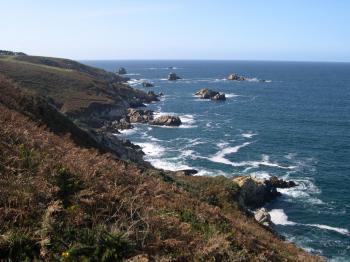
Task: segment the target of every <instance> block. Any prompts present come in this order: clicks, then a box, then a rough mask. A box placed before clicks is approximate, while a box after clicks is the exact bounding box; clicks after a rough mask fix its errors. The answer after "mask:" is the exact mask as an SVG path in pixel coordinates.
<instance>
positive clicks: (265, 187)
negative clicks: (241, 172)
mask: <svg viewBox="0 0 350 262" xmlns="http://www.w3.org/2000/svg"><path fill="white" fill-rule="evenodd" d="M277 180H278V179H277ZM277 180H276V177H271V178H270V179H260V178H256V177H251V176H239V177H236V178H234V179H233V181H234V182H235V183H236V184H237V185H238V186H239V188H240V190H239V195H238V202H239V204H240V205H241V206H243V207H246V208H253V209H254V208H259V207H262V206H264V205H265V204H266V203H267V202H269V201H271V200H273V199H274V198H276V197H278V196H280V195H281V193H279V192H278V191H277V188H281V185H283V186H287V187H293V186H296V184H295V183H294V182H292V181H289V182H288V181H284V180H282V182H281V181H280V180H278V182H276V181H277ZM283 188H286V187H283Z"/></svg>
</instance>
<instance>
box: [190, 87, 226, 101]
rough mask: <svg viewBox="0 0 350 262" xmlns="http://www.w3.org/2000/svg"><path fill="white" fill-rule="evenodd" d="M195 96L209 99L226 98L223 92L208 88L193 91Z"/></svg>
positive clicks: (221, 99)
mask: <svg viewBox="0 0 350 262" xmlns="http://www.w3.org/2000/svg"><path fill="white" fill-rule="evenodd" d="M195 95H196V96H199V97H200V98H201V99H211V100H220V101H224V100H226V96H225V94H224V93H219V92H217V91H213V90H211V89H208V88H203V89H201V90H199V91H198V92H196V93H195Z"/></svg>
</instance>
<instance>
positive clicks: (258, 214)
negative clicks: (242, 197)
mask: <svg viewBox="0 0 350 262" xmlns="http://www.w3.org/2000/svg"><path fill="white" fill-rule="evenodd" d="M254 218H255V220H256V221H257V222H259V223H260V224H262V225H264V226H266V227H269V226H271V225H272V221H271V216H270V214H269V212H268V211H267V209H266V208H264V207H262V208H260V209H258V210H257V211H255V212H254Z"/></svg>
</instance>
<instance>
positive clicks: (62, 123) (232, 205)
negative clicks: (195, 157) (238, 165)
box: [0, 54, 322, 261]
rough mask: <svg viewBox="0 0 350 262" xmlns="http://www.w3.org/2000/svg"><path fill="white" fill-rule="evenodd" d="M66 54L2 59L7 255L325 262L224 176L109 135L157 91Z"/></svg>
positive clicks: (2, 254) (3, 250)
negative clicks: (196, 172)
mask: <svg viewBox="0 0 350 262" xmlns="http://www.w3.org/2000/svg"><path fill="white" fill-rule="evenodd" d="M121 81H122V79H120V78H119V76H117V75H114V74H111V73H108V72H105V71H103V70H99V69H94V68H91V67H87V66H84V65H82V64H79V63H77V62H74V61H71V60H64V59H56V58H43V57H31V56H25V55H22V54H19V55H10V56H9V55H6V56H4V55H2V56H0V188H1V194H0V260H1V259H10V260H11V261H32V260H36V261H38V260H45V261H121V260H127V261H322V259H321V258H318V257H315V256H312V255H310V254H308V253H306V252H305V251H303V250H301V249H300V248H298V247H296V246H295V245H293V244H290V243H286V242H284V241H283V240H282V239H281V238H280V237H279V236H277V235H276V234H275V233H274V232H273V231H271V230H270V229H269V228H266V227H263V226H261V225H260V224H258V223H257V222H256V221H255V220H254V218H253V217H251V215H249V214H246V213H245V211H242V210H241V209H240V207H239V205H238V195H239V187H238V185H237V184H236V183H235V182H234V181H233V180H231V179H229V178H225V177H215V178H212V177H188V176H185V175H181V172H180V173H179V172H177V173H174V172H168V171H163V170H157V169H155V168H153V167H152V166H150V165H149V164H147V163H145V162H144V161H143V160H142V155H143V153H142V151H141V149H140V148H139V147H137V146H135V145H133V144H131V143H130V142H128V141H120V140H119V139H118V138H116V136H114V135H111V134H109V133H108V132H106V131H104V130H103V129H101V125H102V126H103V124H104V122H105V121H106V122H108V121H111V119H115V118H118V117H119V116H123V114H124V113H123V112H124V111H126V109H127V108H129V107H134V106H137V105H141V104H142V103H143V102H147V101H151V100H154V99H155V98H156V97H154V95H152V94H146V93H144V92H141V91H138V90H135V89H132V88H130V87H128V86H127V85H125V84H123V83H121Z"/></svg>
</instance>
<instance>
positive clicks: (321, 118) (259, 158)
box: [85, 61, 350, 261]
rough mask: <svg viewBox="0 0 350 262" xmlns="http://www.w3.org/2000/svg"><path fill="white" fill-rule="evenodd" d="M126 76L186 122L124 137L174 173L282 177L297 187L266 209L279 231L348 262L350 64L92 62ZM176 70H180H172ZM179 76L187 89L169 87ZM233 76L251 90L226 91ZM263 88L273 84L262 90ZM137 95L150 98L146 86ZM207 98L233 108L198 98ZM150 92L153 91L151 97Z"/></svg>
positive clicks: (159, 108)
mask: <svg viewBox="0 0 350 262" xmlns="http://www.w3.org/2000/svg"><path fill="white" fill-rule="evenodd" d="M85 63H87V64H90V65H93V66H97V67H100V68H103V69H106V70H109V71H115V69H116V68H118V67H119V66H123V67H126V69H127V70H128V72H129V73H130V75H129V77H131V78H133V79H147V80H148V81H151V82H153V83H154V84H155V87H153V88H150V90H153V91H155V92H163V93H164V94H165V96H164V98H163V99H162V101H160V102H157V103H154V104H151V105H149V108H151V109H153V110H154V111H156V112H159V113H171V114H176V115H179V116H180V117H181V119H182V120H183V122H184V125H183V126H182V127H180V128H161V127H150V126H148V125H142V124H139V125H136V128H135V129H133V130H132V131H127V132H125V133H123V134H122V135H120V136H121V137H124V138H128V139H130V140H131V141H133V142H135V143H137V144H139V145H141V146H142V147H143V148H144V151H145V152H146V153H147V156H146V159H147V160H149V161H150V162H152V163H153V164H154V165H155V166H156V167H161V168H166V169H172V170H176V169H183V168H195V169H198V170H200V174H203V175H210V176H215V175H226V176H235V175H242V174H244V175H255V176H262V177H264V176H269V175H277V176H279V177H282V178H287V179H291V180H294V181H296V182H297V183H298V184H299V186H298V187H296V188H293V189H288V190H281V192H282V194H283V196H282V197H281V198H279V199H278V200H276V201H275V202H273V203H271V204H269V205H268V206H267V207H268V209H269V210H270V213H271V215H272V219H273V222H274V223H275V224H276V225H275V228H276V230H277V231H278V232H279V233H280V234H282V235H284V236H285V237H286V238H287V239H288V240H290V241H293V242H295V243H297V244H298V245H299V246H301V247H303V248H304V249H306V250H308V251H310V252H315V253H319V254H321V255H323V256H325V257H327V258H329V259H330V260H331V261H350V234H349V230H350V187H349V186H350V64H349V63H302V62H243V61H85ZM169 66H174V67H176V69H173V70H168V69H167V67H169ZM171 71H174V72H176V73H177V74H178V75H180V76H181V77H183V80H179V81H176V82H169V81H167V80H166V77H167V74H168V73H169V72H171ZM231 72H236V73H238V74H241V75H245V76H249V77H251V78H252V80H251V81H244V82H236V81H225V80H224V78H225V77H226V76H227V75H228V74H229V73H231ZM257 79H265V80H269V81H268V82H265V83H262V82H259V81H257ZM130 83H131V85H132V86H134V87H136V88H140V89H144V88H142V87H141V85H140V81H131V82H130ZM200 88H211V89H214V90H217V91H220V92H224V93H226V95H228V99H227V101H226V102H213V101H202V100H199V99H198V98H196V97H194V96H193V94H194V93H195V91H197V90H199V89H200ZM147 90H148V89H147Z"/></svg>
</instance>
